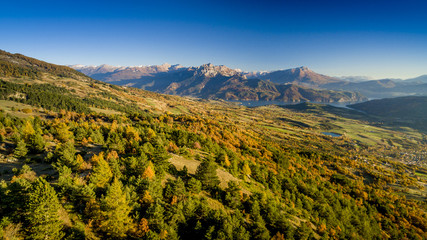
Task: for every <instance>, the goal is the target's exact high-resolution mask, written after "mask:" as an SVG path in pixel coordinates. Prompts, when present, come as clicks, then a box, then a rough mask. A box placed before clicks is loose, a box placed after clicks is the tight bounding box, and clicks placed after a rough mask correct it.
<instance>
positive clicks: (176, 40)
mask: <svg viewBox="0 0 427 240" xmlns="http://www.w3.org/2000/svg"><path fill="white" fill-rule="evenodd" d="M0 8H1V9H0V49H3V50H6V51H9V52H13V53H22V54H24V55H28V56H30V57H35V58H38V59H42V60H44V61H48V62H52V63H56V64H64V65H67V64H86V65H99V64H104V63H105V64H110V65H122V66H128V65H131V66H135V65H156V64H162V63H165V62H168V63H171V64H178V63H179V64H182V65H184V66H196V65H201V64H203V63H209V62H210V63H213V64H215V65H227V66H229V67H231V68H240V69H242V70H245V71H255V70H276V69H287V68H292V67H298V66H308V67H309V68H311V69H313V70H314V71H316V72H319V73H323V74H328V75H331V76H351V75H353V76H355V75H359V76H371V77H375V78H385V77H393V78H409V77H415V76H419V75H422V74H427V1H425V0H402V1H394V0H387V1H385V0H384V1H383V0H371V1H362V0H359V1H354V0H341V1H329V0H310V1H309V0H293V1H286V0H283V1H269V0H257V1H252V0H242V1H240V0H238V1H232V0H228V1H226V0H216V1H213V0H206V1H204V0H199V1H193V0H188V1H187V0H181V1H167V0H163V1H155V0H152V1H131V0H121V1H90V0H87V1H81V0H75V1H65V0H64V1H62V0H61V1H59V0H54V1H53V0H52V1H44V0H39V1H34V0H32V1H26V0H14V1H3V2H2V4H1V7H0Z"/></svg>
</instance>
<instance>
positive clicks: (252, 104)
mask: <svg viewBox="0 0 427 240" xmlns="http://www.w3.org/2000/svg"><path fill="white" fill-rule="evenodd" d="M228 102H234V103H240V104H242V105H243V106H246V107H260V106H266V105H272V104H274V105H279V106H284V105H295V104H300V103H303V102H282V101H234V100H228ZM311 103H318V104H324V105H331V106H334V107H344V108H346V107H347V105H349V104H353V103H350V102H346V103H324V102H311Z"/></svg>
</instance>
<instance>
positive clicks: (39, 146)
mask: <svg viewBox="0 0 427 240" xmlns="http://www.w3.org/2000/svg"><path fill="white" fill-rule="evenodd" d="M45 148H46V141H45V140H44V139H43V137H42V135H41V134H40V133H35V134H34V135H33V136H31V149H32V150H33V151H35V152H37V153H41V152H43V151H44V150H45Z"/></svg>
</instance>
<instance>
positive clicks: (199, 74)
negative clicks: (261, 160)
mask: <svg viewBox="0 0 427 240" xmlns="http://www.w3.org/2000/svg"><path fill="white" fill-rule="evenodd" d="M71 67H72V68H74V69H76V70H78V71H80V72H82V73H84V74H86V75H88V76H90V77H92V78H94V79H97V80H101V81H104V82H108V83H112V84H116V85H122V86H132V87H137V88H142V89H146V90H150V91H155V92H159V93H165V94H173V95H180V96H193V97H198V98H205V99H225V100H242V101H258V100H263V101H271V100H276V101H283V102H300V101H314V102H358V101H363V100H366V98H365V97H364V96H362V95H361V94H359V93H356V92H352V91H335V90H334V91H331V90H328V89H321V88H320V86H322V85H324V84H333V83H341V82H342V80H340V79H338V78H333V77H329V76H326V75H321V74H318V73H315V72H313V71H312V70H310V69H308V68H307V67H300V68H295V69H289V70H280V71H274V72H255V73H248V72H242V71H240V70H235V69H231V68H228V67H226V66H214V65H213V64H203V65H201V66H199V67H183V66H181V65H170V64H163V65H156V66H137V67H113V66H109V65H101V66H82V65H73V66H71Z"/></svg>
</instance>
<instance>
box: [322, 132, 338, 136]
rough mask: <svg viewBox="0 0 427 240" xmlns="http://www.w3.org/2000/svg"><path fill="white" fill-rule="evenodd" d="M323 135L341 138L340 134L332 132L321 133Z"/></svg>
mask: <svg viewBox="0 0 427 240" xmlns="http://www.w3.org/2000/svg"><path fill="white" fill-rule="evenodd" d="M322 133H323V134H325V135H328V136H331V137H341V136H342V135H341V134H338V133H333V132H322Z"/></svg>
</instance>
